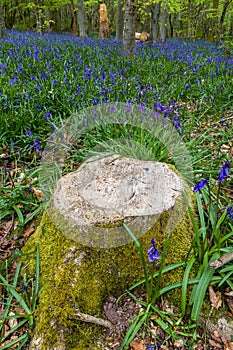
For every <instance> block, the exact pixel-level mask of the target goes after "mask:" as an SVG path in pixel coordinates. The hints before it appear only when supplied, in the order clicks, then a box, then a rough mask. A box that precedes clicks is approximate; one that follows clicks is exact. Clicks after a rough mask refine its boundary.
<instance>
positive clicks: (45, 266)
mask: <svg viewBox="0 0 233 350" xmlns="http://www.w3.org/2000/svg"><path fill="white" fill-rule="evenodd" d="M179 210H180V211H182V210H183V206H182V204H181V203H179V201H177V207H176V211H177V215H179ZM169 218H170V213H165V214H163V215H162V216H161V217H160V219H159V220H158V221H157V222H156V224H155V225H154V227H153V228H152V229H151V230H150V231H148V232H147V233H146V234H144V235H142V236H141V238H140V239H139V241H140V243H141V245H142V247H143V250H144V254H145V256H146V259H147V250H148V248H149V246H150V239H151V237H154V238H155V241H156V243H157V247H158V249H159V251H160V253H161V252H162V250H163V247H164V242H165V240H166V237H167V233H166V232H165V228H166V226H167V223H168V219H169ZM192 235H193V232H192V225H191V223H190V220H189V218H188V215H186V216H184V217H183V219H182V221H181V222H180V223H179V224H178V225H177V226H176V228H175V230H174V231H173V232H172V234H171V239H170V242H169V247H168V250H167V255H166V265H168V264H171V263H175V262H179V261H182V260H184V259H185V256H186V254H187V250H188V247H189V246H190V244H191V241H192ZM35 245H38V246H39V254H40V276H41V277H40V281H41V286H42V288H41V291H40V300H39V305H38V308H37V310H36V334H38V335H41V334H42V335H43V338H44V343H43V346H42V348H41V349H42V350H48V349H51V348H55V347H56V346H58V345H59V343H65V344H66V346H67V347H66V348H67V349H78V350H82V349H98V347H97V345H96V344H95V339H96V337H97V335H98V333H99V327H98V326H94V325H91V324H87V323H83V322H81V321H75V320H72V319H70V316H71V315H72V314H74V313H76V312H77V310H78V311H81V312H83V313H86V314H90V315H94V316H97V317H101V309H102V303H103V301H104V299H105V298H106V296H109V295H114V294H116V293H119V291H124V290H125V289H126V288H128V287H130V286H131V285H132V284H134V283H135V282H136V281H138V280H140V279H142V278H143V277H144V275H143V268H142V264H141V258H140V254H139V252H138V249H137V247H136V245H135V244H134V242H130V243H128V244H127V245H125V246H121V247H114V248H109V249H101V248H91V247H85V246H82V245H80V244H78V243H76V242H74V241H73V240H70V239H68V238H66V237H65V236H64V235H63V234H61V233H60V232H59V231H58V229H57V228H56V227H55V226H54V224H53V223H52V221H51V220H50V218H49V216H48V214H47V213H46V212H45V213H44V215H43V218H42V220H41V223H40V226H39V227H38V229H37V230H36V232H35V233H34V234H33V235H32V237H30V239H29V240H28V242H27V243H26V245H25V247H24V253H25V254H27V253H28V252H30V251H33V250H34V249H35ZM24 264H27V269H28V270H29V272H31V273H33V271H34V269H35V261H34V258H33V257H32V255H28V254H27V255H25V257H24ZM148 267H149V263H148ZM182 276H183V270H182V268H179V269H176V270H175V271H172V273H170V274H166V275H165V276H164V278H163V281H162V284H163V285H168V284H172V283H175V282H178V281H181V280H182ZM170 297H172V302H174V301H175V302H176V303H177V302H178V300H180V291H177V292H176V293H174V292H172V293H171V295H170Z"/></svg>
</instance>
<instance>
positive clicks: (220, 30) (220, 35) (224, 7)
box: [218, 0, 232, 42]
mask: <svg viewBox="0 0 233 350" xmlns="http://www.w3.org/2000/svg"><path fill="white" fill-rule="evenodd" d="M231 2H232V0H226V1H225V2H224V5H223V10H222V14H221V17H220V21H219V38H218V41H219V42H220V41H221V39H222V35H223V32H224V30H223V23H224V19H225V16H226V12H227V8H228V6H229V5H230V3H231Z"/></svg>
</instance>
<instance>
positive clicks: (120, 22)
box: [116, 0, 124, 40]
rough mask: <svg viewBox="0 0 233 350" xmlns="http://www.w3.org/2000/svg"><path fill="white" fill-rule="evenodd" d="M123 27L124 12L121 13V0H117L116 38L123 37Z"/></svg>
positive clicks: (120, 38)
mask: <svg viewBox="0 0 233 350" xmlns="http://www.w3.org/2000/svg"><path fill="white" fill-rule="evenodd" d="M123 29H124V13H123V1H122V0H118V3H117V23H116V40H122V39H123Z"/></svg>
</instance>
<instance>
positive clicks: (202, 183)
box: [193, 179, 208, 192]
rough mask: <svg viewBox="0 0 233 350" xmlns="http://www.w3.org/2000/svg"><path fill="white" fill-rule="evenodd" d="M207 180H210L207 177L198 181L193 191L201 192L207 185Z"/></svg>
mask: <svg viewBox="0 0 233 350" xmlns="http://www.w3.org/2000/svg"><path fill="white" fill-rule="evenodd" d="M207 182H208V180H207V179H205V180H201V181H198V182H197V183H196V185H195V186H194V189H193V192H199V191H200V190H202V189H203V188H204V187H205V185H206V184H207Z"/></svg>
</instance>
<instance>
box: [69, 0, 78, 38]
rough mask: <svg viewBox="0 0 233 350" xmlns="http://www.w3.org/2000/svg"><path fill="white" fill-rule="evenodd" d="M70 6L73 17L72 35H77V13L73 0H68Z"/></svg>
mask: <svg viewBox="0 0 233 350" xmlns="http://www.w3.org/2000/svg"><path fill="white" fill-rule="evenodd" d="M70 7H71V12H72V18H73V35H77V15H76V12H75V7H74V0H71V1H70Z"/></svg>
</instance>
